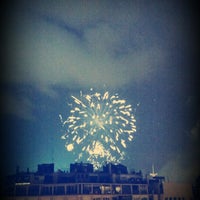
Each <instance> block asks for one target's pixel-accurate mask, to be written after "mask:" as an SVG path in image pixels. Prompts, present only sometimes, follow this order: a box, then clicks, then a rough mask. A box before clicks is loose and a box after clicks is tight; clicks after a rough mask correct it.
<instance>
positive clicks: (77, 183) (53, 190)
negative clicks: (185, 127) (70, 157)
mask: <svg viewBox="0 0 200 200" xmlns="http://www.w3.org/2000/svg"><path fill="white" fill-rule="evenodd" d="M174 188H175V189H174ZM182 188H184V190H185V191H182ZM1 196H2V197H3V199H9V200H192V199H193V194H192V187H191V188H190V187H188V186H185V185H184V187H183V185H180V184H174V183H173V184H170V183H169V182H165V177H163V176H153V177H152V176H145V177H144V176H143V174H142V172H141V171H139V172H132V173H129V172H128V170H127V167H126V166H124V165H122V164H112V163H108V164H106V165H105V166H103V169H102V170H100V171H95V170H94V168H93V165H92V164H90V163H82V162H81V163H73V164H70V171H69V172H65V171H61V170H58V171H56V172H55V171H54V164H53V163H50V164H40V165H38V168H37V171H36V172H30V171H29V169H27V171H26V172H20V171H19V168H18V169H17V170H16V173H15V174H14V175H10V176H8V177H7V178H6V179H5V182H4V184H3V186H2V190H1Z"/></svg>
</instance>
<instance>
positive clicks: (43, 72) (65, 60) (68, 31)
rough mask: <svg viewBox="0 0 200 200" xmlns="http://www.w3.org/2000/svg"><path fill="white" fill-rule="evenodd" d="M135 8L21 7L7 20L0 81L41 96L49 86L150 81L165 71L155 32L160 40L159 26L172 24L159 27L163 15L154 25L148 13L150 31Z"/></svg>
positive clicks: (83, 5)
mask: <svg viewBox="0 0 200 200" xmlns="http://www.w3.org/2000/svg"><path fill="white" fill-rule="evenodd" d="M113 6H114V7H115V8H119V10H118V11H117V10H115V9H112V8H113ZM137 6H138V5H137V4H136V5H132V3H130V2H129V3H120V2H117V3H113V2H112V1H111V2H107V1H103V3H100V2H99V1H94V2H93V3H87V4H86V3H84V2H80V3H77V4H76V3H73V1H67V3H66V2H62V3H56V4H55V5H54V3H52V4H48V3H47V2H45V1H44V2H42V3H34V2H32V4H31V6H28V5H26V4H24V7H23V9H22V10H20V11H18V12H16V13H15V14H13V17H15V19H14V23H13V26H12V27H11V32H12V33H10V35H9V36H8V40H9V42H8V43H9V45H8V48H9V52H8V53H7V55H8V56H7V57H8V63H9V64H8V65H9V66H10V68H9V70H8V71H7V75H6V77H8V79H9V81H12V82H18V83H29V84H33V85H35V86H36V87H38V88H39V89H42V90H44V91H50V89H49V88H51V87H52V86H53V85H62V86H65V87H70V88H72V87H75V88H77V87H82V88H85V87H86V88H88V87H101V86H102V85H107V86H109V87H119V88H120V87H124V86H125V85H127V84H130V83H132V82H137V81H143V80H145V79H146V78H147V77H151V75H152V74H154V73H156V71H157V70H158V69H159V68H161V67H164V66H166V63H165V62H166V60H167V58H168V50H169V49H167V48H165V47H167V45H168V42H167V43H165V42H164V46H162V45H161V43H160V39H157V36H159V34H160V33H159V32H157V31H155V30H156V29H157V28H163V30H162V31H161V33H164V34H163V37H166V35H165V33H168V32H166V28H165V26H168V25H169V26H171V23H172V21H171V19H169V21H168V25H166V24H165V25H163V24H162V23H164V22H166V19H165V14H166V13H165V14H164V15H163V16H162V15H161V16H160V17H161V19H160V21H158V25H156V24H155V22H156V21H155V17H156V16H154V14H152V15H151V14H149V13H150V12H149V11H148V12H147V15H149V20H150V23H151V25H152V27H150V26H149V25H148V24H144V22H145V23H146V21H145V20H144V18H143V17H142V13H143V12H144V11H145V9H144V5H143V4H141V5H140V6H139V7H137ZM137 8H138V9H139V8H140V9H141V13H139V12H138V9H137ZM150 8H151V9H152V7H150ZM15 15H16V16H15ZM162 19H163V20H164V21H162ZM143 25H146V26H143ZM159 26H161V27H159ZM154 28H155V29H154ZM171 32H173V33H172V35H173V34H175V32H176V30H171ZM170 34H171V33H170ZM170 34H169V35H170ZM175 35H176V34H175ZM169 37H170V36H169ZM162 42H163V41H162ZM173 45H174V44H173ZM41 86H42V87H41ZM45 87H47V88H48V89H46V90H45V89H44V88H45Z"/></svg>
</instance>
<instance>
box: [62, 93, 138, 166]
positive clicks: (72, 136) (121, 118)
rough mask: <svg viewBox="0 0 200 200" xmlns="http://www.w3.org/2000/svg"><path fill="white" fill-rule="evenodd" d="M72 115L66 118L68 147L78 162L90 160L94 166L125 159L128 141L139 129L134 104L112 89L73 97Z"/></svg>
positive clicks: (66, 145) (64, 122)
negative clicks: (110, 92)
mask: <svg viewBox="0 0 200 200" xmlns="http://www.w3.org/2000/svg"><path fill="white" fill-rule="evenodd" d="M71 97H72V99H73V103H72V104H70V106H71V110H70V115H69V117H68V118H67V119H66V120H65V121H63V120H62V116H61V115H60V118H61V121H62V123H63V126H65V127H66V130H67V131H66V133H65V134H64V135H63V136H62V137H61V138H62V139H66V144H65V147H66V150H67V151H72V152H73V153H74V154H75V155H76V161H78V160H87V161H89V162H91V163H92V164H93V165H94V167H95V168H98V167H100V166H101V165H102V164H103V163H104V162H113V163H119V162H120V161H121V160H123V159H124V156H125V151H124V150H125V149H126V147H127V142H130V141H132V140H133V134H134V133H135V132H136V125H135V122H136V120H135V117H134V115H133V114H132V106H131V105H130V104H128V105H127V104H126V100H124V99H120V98H119V96H118V94H115V95H110V94H109V92H105V93H103V94H101V93H98V92H96V93H91V94H84V95H83V94H82V92H81V93H80V97H79V98H78V97H75V96H71Z"/></svg>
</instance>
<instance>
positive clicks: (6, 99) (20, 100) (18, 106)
mask: <svg viewBox="0 0 200 200" xmlns="http://www.w3.org/2000/svg"><path fill="white" fill-rule="evenodd" d="M1 104H2V105H1V106H2V109H1V114H4V115H11V116H15V117H18V118H20V119H23V120H31V121H32V120H35V116H34V114H33V110H34V106H33V103H32V102H31V100H30V99H29V98H26V97H22V96H17V95H13V94H11V93H5V94H2V95H1Z"/></svg>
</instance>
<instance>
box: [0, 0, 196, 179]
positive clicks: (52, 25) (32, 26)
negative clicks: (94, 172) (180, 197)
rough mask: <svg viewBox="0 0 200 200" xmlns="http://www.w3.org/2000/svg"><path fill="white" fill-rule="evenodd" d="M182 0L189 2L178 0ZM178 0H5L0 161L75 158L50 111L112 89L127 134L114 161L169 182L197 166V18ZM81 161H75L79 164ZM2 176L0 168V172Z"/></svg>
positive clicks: (58, 165)
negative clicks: (132, 125)
mask: <svg viewBox="0 0 200 200" xmlns="http://www.w3.org/2000/svg"><path fill="white" fill-rule="evenodd" d="M188 2H189V1H188ZM188 2H187V1H126V0H125V1H26V2H25V1H15V2H12V3H10V4H9V3H7V4H5V5H3V7H2V12H1V26H2V29H1V30H2V35H1V40H2V41H1V54H2V55H1V75H0V76H1V82H0V83H1V85H0V86H1V87H0V88H1V117H0V119H1V163H3V164H1V165H2V170H1V171H3V170H5V169H6V172H7V173H13V172H15V169H16V166H20V169H21V170H24V171H26V169H27V167H29V169H30V170H36V169H37V164H41V163H52V162H54V163H55V169H56V170H57V169H62V170H66V169H68V168H69V164H70V163H73V162H74V161H75V158H74V154H73V152H68V151H66V149H65V142H66V141H64V140H62V139H61V136H62V135H63V133H64V130H63V128H62V124H61V121H60V118H59V115H60V114H61V115H62V116H63V117H65V118H67V117H68V116H69V111H70V108H69V106H68V103H69V102H70V101H71V95H74V96H78V95H79V94H80V91H83V92H84V93H87V92H88V91H90V88H93V89H94V90H95V91H97V92H101V93H103V92H105V91H109V93H113V94H115V93H118V94H119V96H120V97H121V98H123V99H126V101H127V103H128V104H131V105H132V108H134V116H135V118H136V126H137V131H136V133H134V140H133V141H132V142H131V143H130V144H129V145H128V146H127V149H126V158H125V159H124V160H123V162H122V164H124V165H126V166H127V167H128V169H129V170H133V169H135V170H140V169H141V170H142V171H143V172H144V173H149V172H150V171H151V166H152V164H154V166H155V170H156V172H158V174H159V175H163V176H166V178H167V179H169V180H173V181H192V180H193V179H194V178H196V177H197V176H198V175H199V174H200V170H199V155H200V151H199V145H200V143H199V140H200V136H199V128H200V118H199V96H198V89H199V88H198V85H199V81H198V75H197V72H198V70H197V68H198V64H199V55H198V54H199V49H198V42H199V39H198V37H199V30H198V26H199V23H198V22H199V21H197V19H198V17H199V16H198V11H199V9H198V7H197V5H195V4H191V3H188ZM84 161H85V160H84V159H83V162H84ZM3 173H4V172H3Z"/></svg>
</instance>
